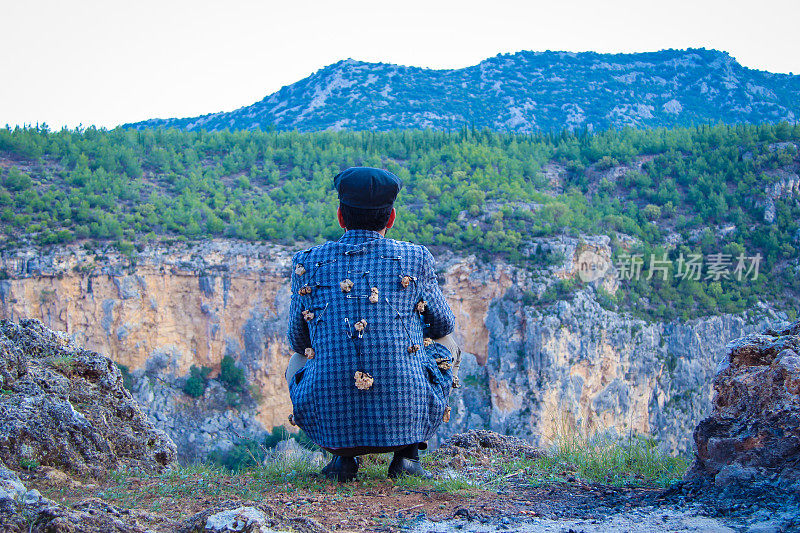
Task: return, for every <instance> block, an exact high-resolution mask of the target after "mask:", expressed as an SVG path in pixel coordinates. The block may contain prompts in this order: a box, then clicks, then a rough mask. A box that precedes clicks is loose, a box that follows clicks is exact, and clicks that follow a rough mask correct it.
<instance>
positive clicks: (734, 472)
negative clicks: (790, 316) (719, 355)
mask: <svg viewBox="0 0 800 533" xmlns="http://www.w3.org/2000/svg"><path fill="white" fill-rule="evenodd" d="M798 354H800V321H798V322H795V323H794V324H791V325H790V326H788V327H786V328H783V329H779V330H773V329H767V330H765V331H764V332H763V333H761V334H751V335H747V336H746V337H742V338H740V339H737V340H734V341H732V342H731V343H729V344H728V346H727V356H726V357H725V359H724V360H723V361H721V362H720V365H719V368H718V371H717V374H716V376H715V378H714V398H713V409H712V413H711V416H709V417H708V418H706V419H705V420H703V421H701V422H700V424H699V425H698V426H697V428H696V429H695V431H694V441H695V444H696V448H697V449H696V452H695V460H694V463H693V464H692V467H691V468H690V469H689V471H688V472H687V474H686V479H687V480H688V481H705V482H712V483H713V484H714V485H715V486H716V487H717V488H719V489H726V488H732V487H737V486H740V487H741V486H746V487H748V488H750V489H752V488H754V487H760V488H762V489H764V490H773V489H775V488H777V489H780V490H781V491H788V492H790V493H794V494H795V495H797V494H800V355H798Z"/></svg>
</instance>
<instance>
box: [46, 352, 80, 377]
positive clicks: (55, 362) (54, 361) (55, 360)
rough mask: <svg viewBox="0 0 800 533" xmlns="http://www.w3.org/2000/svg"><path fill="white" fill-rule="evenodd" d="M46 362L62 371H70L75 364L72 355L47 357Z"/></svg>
mask: <svg viewBox="0 0 800 533" xmlns="http://www.w3.org/2000/svg"><path fill="white" fill-rule="evenodd" d="M46 363H47V364H48V365H50V366H51V367H53V368H55V369H57V370H60V371H61V372H63V373H70V372H72V368H73V367H74V366H75V357H74V356H72V355H59V356H58V357H50V358H48V359H47V360H46Z"/></svg>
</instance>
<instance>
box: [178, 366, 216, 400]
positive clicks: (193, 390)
mask: <svg viewBox="0 0 800 533" xmlns="http://www.w3.org/2000/svg"><path fill="white" fill-rule="evenodd" d="M210 373H211V369H210V368H208V367H206V366H203V367H200V368H198V367H196V366H194V365H192V368H191V369H190V370H189V377H188V378H186V383H184V385H183V392H185V393H186V394H188V395H189V396H191V397H192V398H199V397H200V396H202V395H203V393H204V392H206V384H207V383H208V375H209V374H210Z"/></svg>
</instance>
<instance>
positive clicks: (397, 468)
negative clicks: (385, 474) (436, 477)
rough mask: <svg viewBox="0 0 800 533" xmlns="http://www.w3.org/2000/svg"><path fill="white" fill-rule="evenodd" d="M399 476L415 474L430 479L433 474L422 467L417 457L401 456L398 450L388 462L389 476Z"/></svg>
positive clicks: (393, 477) (392, 477)
mask: <svg viewBox="0 0 800 533" xmlns="http://www.w3.org/2000/svg"><path fill="white" fill-rule="evenodd" d="M400 476H417V477H421V478H422V479H431V478H433V474H431V473H430V472H428V471H427V470H425V469H424V468H422V464H420V462H419V459H410V458H408V457H403V456H402V455H401V454H400V452H397V453H395V454H394V458H393V459H392V462H391V463H389V477H390V478H391V479H395V478H398V477H400Z"/></svg>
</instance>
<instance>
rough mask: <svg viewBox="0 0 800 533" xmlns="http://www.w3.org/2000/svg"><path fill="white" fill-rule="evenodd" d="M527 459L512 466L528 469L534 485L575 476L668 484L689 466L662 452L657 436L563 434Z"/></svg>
mask: <svg viewBox="0 0 800 533" xmlns="http://www.w3.org/2000/svg"><path fill="white" fill-rule="evenodd" d="M527 462H528V463H529V464H528V465H524V464H519V465H513V466H510V468H515V467H516V466H521V467H522V468H528V472H529V476H530V479H531V482H532V483H534V484H544V483H548V482H553V481H568V480H570V478H574V479H576V480H577V479H579V480H581V481H585V482H590V483H591V482H594V483H603V484H607V485H613V486H616V487H634V486H657V487H667V486H669V485H671V484H673V483H675V482H676V481H679V480H680V479H681V478H682V477H683V474H684V472H686V469H687V468H688V463H687V461H686V460H685V459H684V458H683V457H680V456H677V457H672V456H669V455H667V454H665V453H663V452H661V451H660V450H659V449H658V447H657V443H656V440H655V439H653V438H652V437H644V436H640V435H631V436H629V437H627V438H624V439H620V438H617V437H611V436H600V435H595V436H593V437H582V436H580V435H576V434H573V435H569V436H560V437H559V438H558V439H557V440H556V442H555V444H554V445H553V448H552V450H551V451H550V453H548V454H546V455H545V456H543V457H540V458H538V459H531V460H528V461H527Z"/></svg>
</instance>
